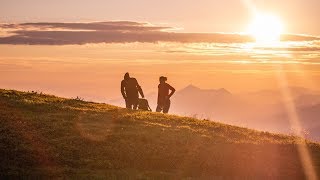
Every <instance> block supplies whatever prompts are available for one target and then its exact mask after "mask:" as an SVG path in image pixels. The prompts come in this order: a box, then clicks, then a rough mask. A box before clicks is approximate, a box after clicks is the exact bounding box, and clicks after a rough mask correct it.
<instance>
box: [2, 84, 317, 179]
mask: <svg viewBox="0 0 320 180" xmlns="http://www.w3.org/2000/svg"><path fill="white" fill-rule="evenodd" d="M300 140H301V139H300ZM300 140H299V139H297V138H295V137H292V136H284V135H278V134H271V133H267V132H259V131H254V130H250V129H246V128H239V127H235V126H230V125H225V124H221V123H216V122H211V121H207V120H197V119H193V118H186V117H178V116H173V115H163V114H158V113H150V112H140V111H128V110H126V109H122V108H119V107H115V106H111V105H107V104H98V103H92V102H85V101H81V100H76V99H65V98H59V97H55V96H50V95H42V94H37V93H26V92H19V91H10V90H0V154H1V157H0V158H1V159H0V175H2V176H7V175H9V176H29V177H34V176H40V177H47V176H51V177H69V178H77V177H83V178H88V177H90V178H105V177H108V178H114V179H118V178H121V179H122V178H152V179H153V178H156V179H158V178H164V179H181V178H203V179H206V178H208V179H211V178H213V177H218V178H219V177H220V178H221V177H223V178H236V179H238V178H249V179H251V178H261V177H266V178H272V179H273V178H279V179H284V178H285V179H304V178H305V175H304V171H303V168H302V163H301V162H300V159H299V154H298V151H297V146H298V145H297V144H298V143H300V142H299V141H300ZM307 144H308V146H307V147H308V150H309V152H310V154H311V158H312V161H313V164H314V168H315V170H316V171H317V172H318V174H319V172H320V145H319V144H315V143H310V142H307Z"/></svg>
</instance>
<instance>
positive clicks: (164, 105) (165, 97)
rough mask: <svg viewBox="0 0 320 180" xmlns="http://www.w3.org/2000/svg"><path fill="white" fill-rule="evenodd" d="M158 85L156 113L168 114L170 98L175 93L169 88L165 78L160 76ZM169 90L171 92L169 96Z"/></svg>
mask: <svg viewBox="0 0 320 180" xmlns="http://www.w3.org/2000/svg"><path fill="white" fill-rule="evenodd" d="M159 81H160V84H159V85H158V106H157V109H156V111H157V112H161V111H162V112H163V113H168V111H169V108H170V97H171V96H172V95H173V94H174V92H175V91H176V90H175V89H174V88H173V87H172V86H170V85H169V84H168V83H166V81H167V77H164V76H161V77H160V78H159ZM169 90H171V92H170V94H169Z"/></svg>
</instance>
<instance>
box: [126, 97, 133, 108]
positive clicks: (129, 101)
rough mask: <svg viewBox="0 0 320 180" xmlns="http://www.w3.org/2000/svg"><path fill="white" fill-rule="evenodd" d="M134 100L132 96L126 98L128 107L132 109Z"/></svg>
mask: <svg viewBox="0 0 320 180" xmlns="http://www.w3.org/2000/svg"><path fill="white" fill-rule="evenodd" d="M132 105H133V100H132V99H131V98H127V99H126V107H127V109H132Z"/></svg>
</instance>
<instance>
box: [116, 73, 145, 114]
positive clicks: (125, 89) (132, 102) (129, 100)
mask: <svg viewBox="0 0 320 180" xmlns="http://www.w3.org/2000/svg"><path fill="white" fill-rule="evenodd" d="M139 93H140V95H141V97H142V98H144V95H143V91H142V89H141V86H140V85H139V83H138V81H137V80H136V79H135V78H131V77H130V75H129V73H126V74H125V75H124V79H123V80H122V81H121V94H122V96H123V98H124V99H125V101H126V108H127V109H134V110H135V109H137V106H138V103H139Z"/></svg>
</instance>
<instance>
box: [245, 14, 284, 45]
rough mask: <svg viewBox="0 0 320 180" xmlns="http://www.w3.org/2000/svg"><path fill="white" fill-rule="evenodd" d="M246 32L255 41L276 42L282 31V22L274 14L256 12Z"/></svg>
mask: <svg viewBox="0 0 320 180" xmlns="http://www.w3.org/2000/svg"><path fill="white" fill-rule="evenodd" d="M248 33H249V34H250V35H251V36H253V37H254V38H255V40H256V42H257V43H267V44H270V43H271V44H272V43H277V42H279V41H280V35H281V34H282V33H283V24H282V22H281V21H280V19H279V18H277V17H276V16H273V15H268V14H258V15H256V17H255V18H254V20H253V21H252V23H251V24H250V25H249V28H248Z"/></svg>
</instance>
